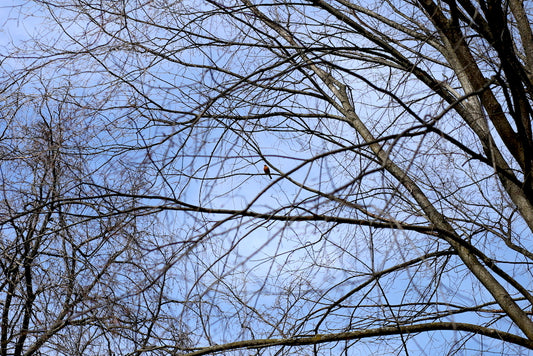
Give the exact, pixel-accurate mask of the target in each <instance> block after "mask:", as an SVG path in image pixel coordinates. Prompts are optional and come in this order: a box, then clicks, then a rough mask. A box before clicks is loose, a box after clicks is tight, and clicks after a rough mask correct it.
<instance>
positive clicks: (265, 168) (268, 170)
mask: <svg viewBox="0 0 533 356" xmlns="http://www.w3.org/2000/svg"><path fill="white" fill-rule="evenodd" d="M263 171H265V174H266V175H267V176H269V177H270V179H272V174H270V168H268V166H267V165H266V164H265V166H264V167H263Z"/></svg>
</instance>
